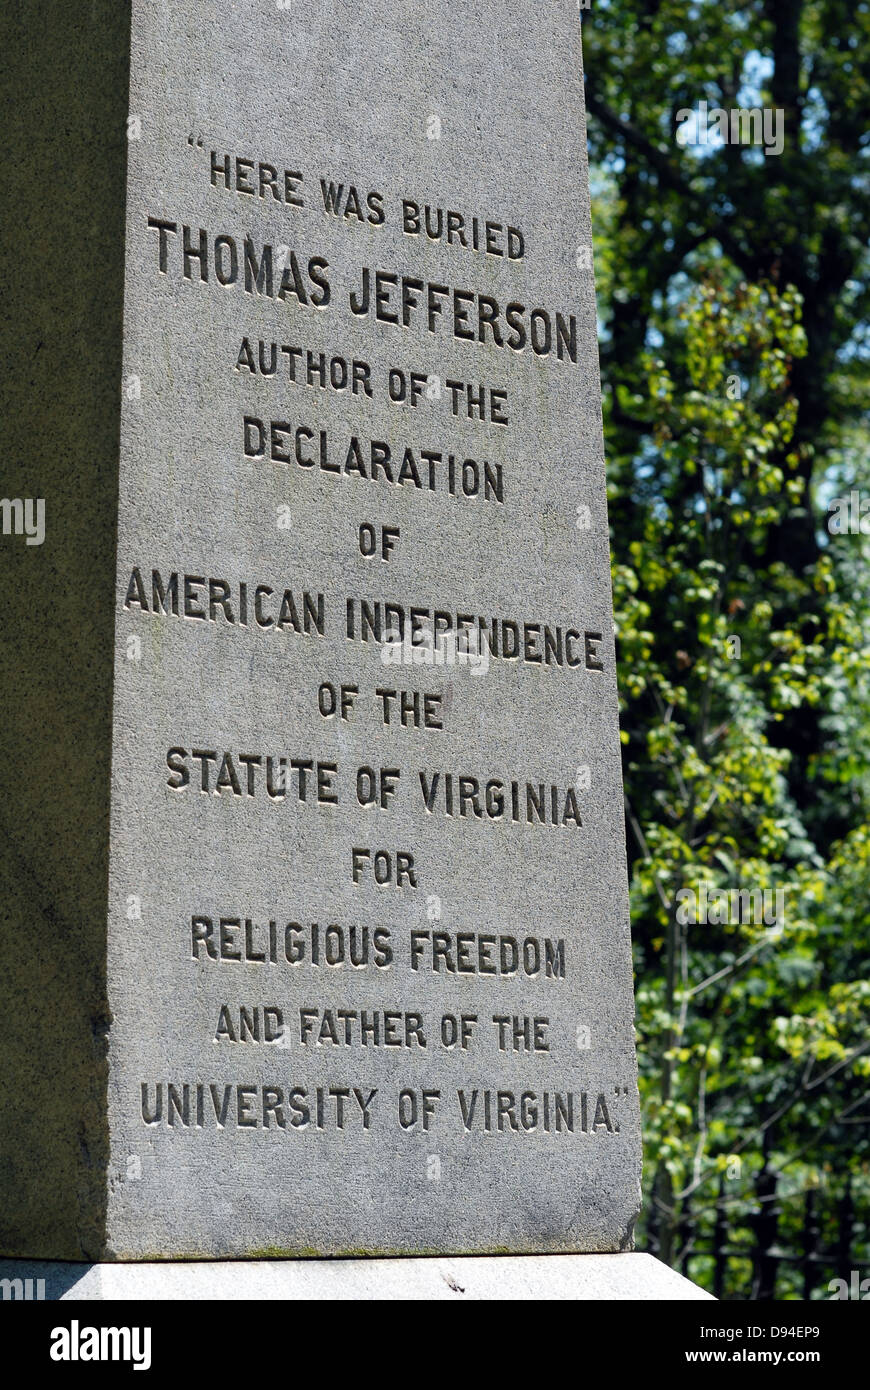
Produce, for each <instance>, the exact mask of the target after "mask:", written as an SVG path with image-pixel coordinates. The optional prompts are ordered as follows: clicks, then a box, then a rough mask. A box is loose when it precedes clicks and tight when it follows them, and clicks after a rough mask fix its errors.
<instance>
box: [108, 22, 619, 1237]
mask: <svg viewBox="0 0 870 1390" xmlns="http://www.w3.org/2000/svg"><path fill="white" fill-rule="evenodd" d="M133 13H134V23H133V41H132V61H131V71H132V80H131V101H130V120H131V122H133V125H132V127H131V141H130V150H129V156H130V157H129V173H128V213H127V241H126V295H125V341H124V368H123V377H124V402H123V412H122V430H121V436H122V438H121V471H120V507H119V531H118V570H117V584H118V590H117V618H116V623H117V631H116V669H115V708H114V744H113V772H112V818H111V819H112V830H111V837H112V838H111V867H110V890H109V891H110V923H109V953H108V966H107V974H108V990H109V1000H110V1004H111V1009H112V1025H111V1029H110V1033H109V1063H110V1078H109V1130H110V1137H111V1174H110V1184H109V1197H108V1210H107V1218H106V1230H107V1235H106V1242H107V1249H108V1252H109V1254H111V1255H114V1256H116V1257H119V1258H145V1257H148V1256H154V1255H162V1256H198V1255H208V1256H217V1257H222V1256H225V1257H229V1256H237V1257H238V1256H256V1255H260V1256H265V1255H284V1254H286V1255H294V1254H347V1253H390V1252H397V1253H420V1252H435V1251H444V1252H463V1251H468V1252H471V1251H498V1250H504V1251H517V1252H534V1251H568V1250H577V1251H586V1250H588V1251H610V1250H618V1249H622V1248H627V1246H628V1245H629V1244H630V1240H631V1230H632V1225H633V1221H634V1217H635V1214H636V1212H637V1209H638V1205H639V1169H640V1132H639V1119H638V1100H637V1077H636V1064H635V1057H634V1046H633V1031H632V1015H633V1007H632V990H631V956H630V940H629V922H628V900H627V880H626V863H625V848H624V831H623V819H622V790H621V774H620V758H619V739H618V728H617V697H616V681H615V661H614V641H613V624H612V600H611V592H610V582H609V556H608V533H607V514H606V500H605V482H604V459H603V444H602V427H601V412H600V387H599V378H598V364H597V352H596V318H595V301H594V291H593V282H592V274H591V269H590V254H589V247H590V224H589V194H588V180H587V170H586V161H585V124H584V112H583V105H582V74H581V52H580V28H579V16H578V13H577V8H576V5H575V4H574V3H573V0H559V3H558V4H556V5H554V6H547V7H542V6H540V5H538V4H533V3H531V0H517V3H514V4H512V5H510V6H507V7H506V6H504V5H503V4H501V3H498V4H497V3H495V0H466V3H464V4H463V5H461V6H457V5H455V4H452V3H447V0H430V3H427V4H426V5H425V6H424V5H418V4H410V3H407V0H402V3H399V4H396V3H392V2H391V3H387V0H357V2H356V3H354V4H349V3H346V0H326V2H325V3H323V4H321V5H320V6H318V7H317V8H316V10H311V9H309V10H307V11H305V12H302V11H297V9H296V7H295V6H287V7H284V6H281V5H278V4H276V3H274V0H257V3H255V4H254V5H252V6H248V5H246V6H223V7H219V8H218V9H216V10H215V11H214V12H211V13H210V14H209V17H208V20H207V21H206V20H205V19H204V17H203V14H202V8H201V6H200V5H198V4H196V3H193V0H181V2H180V3H177V4H174V5H172V6H154V5H152V4H150V3H146V2H145V0H136V3H135V4H134V6H133Z"/></svg>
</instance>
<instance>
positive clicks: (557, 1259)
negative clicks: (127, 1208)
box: [0, 1253, 715, 1303]
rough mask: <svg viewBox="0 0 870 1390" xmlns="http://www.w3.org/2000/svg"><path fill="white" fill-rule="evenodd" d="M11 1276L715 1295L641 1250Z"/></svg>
mask: <svg viewBox="0 0 870 1390" xmlns="http://www.w3.org/2000/svg"><path fill="white" fill-rule="evenodd" d="M2 1279H8V1280H12V1281H15V1280H17V1281H19V1284H18V1285H15V1284H13V1285H11V1286H10V1288H11V1294H10V1295H9V1296H10V1297H18V1298H19V1299H23V1298H24V1297H25V1295H26V1296H27V1297H28V1298H36V1297H40V1298H44V1299H47V1300H61V1299H63V1300H73V1301H79V1300H93V1301H98V1300H105V1299H123V1300H126V1301H131V1302H139V1301H144V1300H151V1299H160V1300H184V1301H191V1300H194V1301H195V1300H210V1301H213V1300H214V1299H223V1300H227V1301H235V1302H258V1303H262V1302H268V1301H269V1300H272V1299H282V1300H283V1299H289V1300H292V1301H293V1302H294V1303H298V1302H310V1301H315V1300H316V1301H320V1300H329V1301H330V1302H334V1301H345V1300H353V1301H365V1300H369V1299H389V1300H394V1301H396V1302H405V1301H415V1300H424V1299H425V1301H426V1302H427V1303H428V1302H432V1301H439V1302H452V1303H462V1302H468V1301H477V1300H481V1299H483V1300H486V1301H488V1302H493V1301H499V1300H510V1301H514V1300H520V1299H521V1300H522V1301H523V1302H527V1301H529V1300H544V1299H546V1300H547V1301H548V1302H549V1301H552V1300H559V1301H570V1300H582V1301H589V1302H592V1301H597V1302H614V1301H621V1300H630V1301H632V1302H637V1301H647V1300H667V1301H669V1302H681V1303H682V1302H690V1301H700V1302H702V1301H704V1300H707V1301H715V1300H713V1298H712V1295H711V1294H708V1293H706V1292H705V1291H704V1290H703V1289H700V1288H698V1286H697V1284H693V1283H692V1282H691V1280H689V1279H684V1278H683V1276H682V1275H681V1274H678V1273H677V1271H676V1270H675V1269H669V1268H668V1266H667V1265H665V1264H662V1262H661V1261H660V1260H656V1259H654V1258H653V1257H652V1255H643V1254H640V1253H625V1254H621V1255H464V1256H459V1257H457V1256H453V1257H451V1258H430V1259H425V1260H417V1259H404V1260H378V1259H374V1260H280V1261H279V1260H246V1261H233V1260H227V1261H224V1262H223V1263H220V1264H213V1263H211V1262H209V1261H207V1260H197V1261H194V1262H191V1263H187V1264H185V1263H183V1262H181V1261H172V1262H171V1263H163V1264H143V1263H139V1264H102V1265H90V1266H87V1265H75V1264H56V1263H52V1262H50V1261H24V1260H2V1261H0V1280H2ZM28 1280H29V1281H30V1283H29V1284H28V1283H27V1281H28Z"/></svg>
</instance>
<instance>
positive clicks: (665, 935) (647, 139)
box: [584, 0, 870, 1297]
mask: <svg viewBox="0 0 870 1390" xmlns="http://www.w3.org/2000/svg"><path fill="white" fill-rule="evenodd" d="M868 39H870V6H868V5H867V4H866V3H863V4H858V5H852V6H845V5H843V4H840V3H825V2H824V0H821V2H819V3H815V2H814V0H797V3H791V4H785V3H779V0H751V3H750V4H749V5H740V6H737V5H735V4H726V5H724V6H723V5H721V4H716V5H714V4H713V3H712V0H700V3H694V4H685V3H677V0H666V3H664V4H651V3H649V0H646V2H644V0H626V3H625V4H623V3H620V5H618V6H617V5H615V4H604V3H599V4H598V5H597V7H596V9H595V10H594V11H593V13H592V16H591V19H588V20H587V21H586V22H585V23H584V50H585V61H586V70H587V83H588V93H587V95H588V104H589V110H590V153H591V157H592V159H593V187H594V189H595V205H594V209H593V211H594V217H593V223H594V226H595V228H596V270H597V283H598V291H599V307H600V311H601V314H602V321H603V325H604V344H603V360H602V367H603V377H604V387H605V410H606V434H607V441H608V453H609V463H608V474H609V497H610V511H611V530H612V549H613V557H614V565H613V578H614V598H615V608H616V621H617V635H618V643H619V654H620V689H621V694H622V702H623V708H622V730H623V732H622V739H623V746H624V761H625V781H626V793H627V806H628V835H629V847H630V854H631V859H632V887H631V891H632V917H633V924H634V934H635V943H636V970H637V1010H638V1049H639V1061H640V1072H641V1092H642V1101H643V1106H644V1125H645V1142H646V1155H645V1163H646V1169H645V1188H646V1192H647V1207H646V1236H647V1238H648V1239H649V1240H650V1241H651V1242H654V1244H655V1247H656V1248H657V1249H658V1250H659V1251H660V1253H661V1254H662V1255H663V1257H664V1258H666V1259H671V1260H673V1261H675V1262H676V1261H678V1260H680V1259H681V1258H682V1259H686V1258H691V1259H692V1260H693V1263H692V1264H691V1265H690V1266H689V1272H690V1273H691V1274H692V1275H693V1277H695V1278H698V1279H705V1280H707V1281H711V1280H712V1279H713V1265H712V1261H711V1260H710V1259H709V1258H707V1257H706V1256H705V1255H704V1253H703V1252H704V1250H705V1249H706V1250H709V1248H710V1245H709V1242H710V1241H711V1239H712V1233H713V1225H714V1222H715V1221H716V1217H717V1211H718V1213H719V1216H720V1218H721V1214H722V1213H723V1212H725V1213H726V1216H727V1228H728V1232H729V1238H730V1240H731V1243H732V1245H733V1246H734V1247H735V1248H737V1249H738V1250H744V1251H745V1257H744V1256H739V1255H738V1256H734V1257H733V1258H732V1259H731V1261H730V1263H729V1266H728V1275H727V1279H726V1285H725V1293H726V1296H727V1294H729V1293H730V1294H732V1295H737V1296H747V1294H749V1293H750V1292H751V1287H750V1282H751V1279H752V1274H753V1270H754V1269H757V1258H753V1250H755V1254H756V1256H757V1251H758V1250H759V1249H768V1250H769V1249H770V1248H771V1246H772V1245H776V1244H777V1243H778V1244H780V1245H783V1246H789V1245H791V1246H797V1247H800V1245H801V1241H802V1239H804V1234H805V1233H804V1232H803V1228H802V1225H801V1222H802V1220H803V1217H802V1214H801V1213H802V1212H803V1205H802V1201H803V1198H802V1194H803V1193H804V1192H806V1191H808V1190H809V1191H817V1192H819V1193H821V1194H825V1193H827V1194H830V1195H831V1199H832V1200H833V1198H834V1197H835V1196H836V1197H837V1201H838V1202H840V1206H839V1207H837V1210H838V1211H840V1213H841V1216H840V1217H838V1218H837V1219H842V1220H846V1219H847V1218H845V1217H842V1210H844V1209H845V1208H843V1207H842V1201H846V1202H847V1203H848V1201H852V1200H853V1199H854V1202H855V1204H856V1208H857V1209H858V1215H856V1216H855V1217H854V1218H853V1216H851V1215H850V1216H848V1221H849V1222H852V1221H853V1219H854V1221H855V1230H856V1231H858V1232H859V1235H860V1232H861V1230H862V1229H863V1231H864V1234H865V1236H866V1233H867V1231H866V1224H865V1225H864V1227H863V1228H862V1225H861V1223H862V1221H863V1222H865V1223H866V1221H867V1217H866V1214H865V1213H866V1204H867V1199H868V1196H870V1106H868V1094H870V1083H868V1077H870V1027H868V1018H870V1010H868V1005H870V930H868V928H870V827H868V824H867V822H868V819H870V818H868V814H867V812H868V805H870V645H868V633H870V584H868V566H867V558H868V545H870V538H865V537H862V536H860V535H858V536H855V535H846V536H842V537H839V538H836V539H832V538H831V537H830V536H828V535H827V533H826V530H825V526H824V522H825V508H826V505H827V502H828V501H829V499H830V497H831V496H833V495H835V494H836V493H837V492H838V491H839V492H841V493H842V492H843V491H848V489H849V488H850V487H853V486H854V487H863V488H864V490H865V492H868V491H870V476H868V471H867V453H868V443H870V432H868V429H867V416H866V412H867V406H868V401H870V392H868V389H867V372H866V356H865V337H864V333H865V330H864V327H863V324H862V318H863V316H864V314H865V311H866V306H867V302H868V298H870V289H868V284H870V276H868V257H867V240H868V235H870V181H868V177H867V160H868V152H867V142H866V128H867V120H866V112H867V110H868V109H870V43H868ZM753 86H754V87H755V88H756V90H755V92H753V91H752V88H753ZM702 99H706V100H707V101H708V102H710V104H711V105H719V106H723V107H726V108H728V107H731V106H736V105H762V104H768V105H777V106H779V107H781V108H782V109H783V111H784V120H785V129H786V146H785V149H784V152H783V155H782V156H781V157H780V158H775V157H773V158H768V157H765V156H764V155H763V153H762V152H761V151H759V150H752V149H741V148H734V147H732V148H726V149H722V150H709V149H708V150H706V151H703V152H699V151H694V150H691V149H686V150H681V149H680V148H679V147H678V146H677V145H676V143H675V141H674V138H673V135H674V129H675V117H676V113H677V111H678V110H679V109H680V108H696V107H697V105H698V103H699V101H700V100H702ZM701 884H705V885H707V891H708V893H709V895H711V896H712V895H713V894H714V893H715V892H716V891H717V890H722V891H727V890H741V889H742V890H749V889H755V890H759V891H761V890H764V889H767V890H769V891H770V892H771V893H774V892H776V891H777V890H780V891H782V893H783V894H784V903H785V907H784V912H783V914H782V916H781V919H780V920H779V921H778V922H775V923H773V924H771V922H770V921H768V922H764V921H761V922H759V921H747V920H746V919H745V915H741V914H740V913H736V914H735V912H734V911H730V912H729V913H727V914H724V915H723V920H721V921H719V920H716V918H717V916H718V915H720V914H717V913H715V912H713V913H710V914H708V919H707V920H706V921H705V920H699V914H698V913H697V912H694V913H693V912H690V913H689V916H688V920H684V917H685V914H684V913H682V912H679V911H678V905H679V902H680V901H681V900H678V898H677V894H678V893H679V892H680V890H681V889H686V888H691V889H695V890H699V886H700V885H701ZM846 1173H850V1174H851V1175H852V1178H853V1187H852V1191H851V1194H846V1197H845V1198H843V1199H842V1201H841V1196H842V1192H843V1179H844V1175H845V1174H846ZM771 1175H775V1184H774V1186H776V1184H778V1187H777V1189H776V1190H777V1193H778V1201H774V1198H773V1195H772V1193H773V1189H772V1188H771V1187H770V1186H769V1183H770V1180H771ZM717 1199H718V1206H717ZM862 1204H863V1208H864V1214H862V1212H861V1207H862ZM835 1205H836V1204H835ZM771 1219H772V1224H771ZM765 1221H767V1223H768V1224H767V1225H765ZM720 1234H721V1233H720ZM835 1236H836V1230H835V1229H834V1228H831V1230H829V1231H828V1241H829V1243H831V1241H833V1240H834V1238H835ZM855 1238H856V1239H858V1238H859V1237H858V1236H856V1237H855ZM641 1239H643V1233H642V1235H641ZM693 1251H694V1252H695V1253H694V1255H693V1254H692V1252H693ZM827 1277H831V1276H830V1274H829V1275H828V1276H827ZM818 1279H819V1283H818V1284H816V1285H813V1288H814V1290H815V1292H816V1296H821V1297H824V1296H826V1295H825V1293H824V1287H823V1283H822V1269H821V1267H820V1268H819V1271H818ZM801 1289H802V1284H801V1278H800V1277H799V1275H798V1274H797V1272H795V1271H794V1270H792V1271H791V1272H789V1269H788V1268H787V1267H783V1268H782V1270H781V1273H780V1283H779V1285H778V1292H779V1294H780V1296H786V1297H800V1296H802V1293H801ZM756 1291H757V1290H756Z"/></svg>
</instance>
